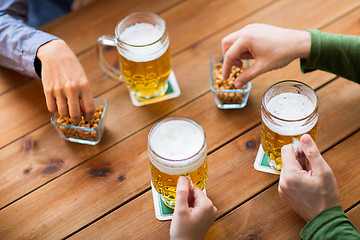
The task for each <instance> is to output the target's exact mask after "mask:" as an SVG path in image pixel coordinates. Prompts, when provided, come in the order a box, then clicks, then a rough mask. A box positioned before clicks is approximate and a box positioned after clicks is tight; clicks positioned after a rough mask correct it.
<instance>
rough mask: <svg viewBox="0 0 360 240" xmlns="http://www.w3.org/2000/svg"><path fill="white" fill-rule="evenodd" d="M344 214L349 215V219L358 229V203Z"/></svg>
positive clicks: (359, 218)
mask: <svg viewBox="0 0 360 240" xmlns="http://www.w3.org/2000/svg"><path fill="white" fill-rule="evenodd" d="M346 215H347V216H348V217H349V219H350V221H351V222H352V223H353V224H354V226H355V227H356V229H357V230H358V231H359V229H360V205H359V204H358V205H356V207H354V208H353V209H351V210H350V211H348V212H346Z"/></svg>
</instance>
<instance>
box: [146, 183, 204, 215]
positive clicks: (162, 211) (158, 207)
mask: <svg viewBox="0 0 360 240" xmlns="http://www.w3.org/2000/svg"><path fill="white" fill-rule="evenodd" d="M151 192H152V196H153V200H154V208H155V216H156V218H157V219H158V220H160V221H164V220H171V219H172V217H173V214H174V209H172V208H169V207H168V206H166V205H165V203H164V202H163V201H162V200H161V196H160V194H159V193H158V192H157V191H156V189H155V188H154V185H153V183H152V181H151ZM203 192H204V194H205V195H206V189H204V190H203Z"/></svg>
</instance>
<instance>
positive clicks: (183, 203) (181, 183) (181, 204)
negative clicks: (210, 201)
mask: <svg viewBox="0 0 360 240" xmlns="http://www.w3.org/2000/svg"><path fill="white" fill-rule="evenodd" d="M188 198H189V181H188V180H187V178H186V177H184V176H180V177H179V180H178V183H177V186H176V204H175V206H176V207H175V211H176V212H177V211H187V210H188V209H189V203H188Z"/></svg>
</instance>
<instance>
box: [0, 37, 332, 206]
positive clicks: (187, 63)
mask: <svg viewBox="0 0 360 240" xmlns="http://www.w3.org/2000/svg"><path fill="white" fill-rule="evenodd" d="M221 36H222V34H220V33H219V34H218V35H216V36H214V37H213V38H210V39H208V40H207V41H205V42H204V43H202V44H199V45H198V46H197V47H196V48H195V49H190V50H189V52H184V53H183V54H179V55H178V56H177V57H175V58H174V62H175V65H176V66H179V67H177V68H176V69H175V72H176V73H177V77H178V81H179V84H180V86H181V89H182V90H183V94H182V96H181V97H180V98H178V99H174V100H171V101H166V102H163V103H158V104H155V105H151V106H148V107H144V108H135V107H133V106H132V105H131V103H130V101H129V98H128V95H127V90H126V88H125V87H124V86H121V87H119V88H117V89H114V90H113V91H110V92H109V93H107V94H104V95H102V96H101V97H102V98H104V99H107V100H108V101H109V104H110V107H109V112H108V123H107V126H108V129H110V130H108V133H107V134H106V135H104V137H103V140H102V142H101V143H100V145H98V146H96V148H92V149H96V150H94V151H87V149H88V148H84V150H78V149H79V148H78V147H76V149H77V151H80V152H81V154H80V156H79V157H77V158H76V161H75V162H73V161H72V160H71V159H72V158H73V153H72V152H73V150H72V149H73V145H74V144H69V143H62V142H59V143H55V142H54V141H62V140H60V138H59V137H58V136H55V135H56V133H55V131H54V130H53V129H52V126H50V125H46V126H44V129H41V130H40V129H39V130H37V131H34V132H33V133H32V134H30V135H29V136H26V137H24V138H21V139H19V140H18V141H16V142H14V143H13V144H11V145H9V146H8V147H6V149H5V150H3V152H4V153H5V152H6V154H4V155H3V156H1V157H0V159H1V161H0V162H1V163H4V162H6V161H7V159H14V160H13V161H12V163H13V166H14V167H15V168H17V169H21V171H19V172H18V173H19V176H18V177H13V175H11V176H12V177H11V178H12V179H13V181H11V183H12V184H14V186H17V188H16V189H17V190H18V191H11V193H12V194H3V195H2V198H0V200H1V205H0V206H4V205H6V204H8V203H9V202H12V201H14V200H15V199H17V198H19V197H21V195H22V194H24V193H26V192H29V191H31V190H32V189H34V188H37V187H38V186H39V185H41V184H44V183H46V182H47V181H49V180H50V179H51V178H54V177H56V176H58V175H59V174H61V173H63V172H64V171H66V170H68V169H70V168H72V167H74V166H76V165H77V164H79V163H81V162H82V161H84V160H86V159H88V158H89V157H91V156H92V155H94V154H95V153H96V152H98V151H101V150H102V149H106V148H108V147H109V146H111V145H113V144H114V143H115V142H117V141H119V140H121V139H122V138H124V137H126V136H129V135H130V134H132V133H133V132H135V131H137V130H138V129H139V128H140V127H141V126H145V125H147V124H150V123H151V122H153V121H155V120H156V119H159V118H161V117H162V116H164V114H165V113H168V112H170V111H171V110H172V109H175V108H176V107H178V106H181V104H183V103H185V102H186V101H187V100H188V99H190V98H191V97H194V96H196V95H197V94H199V92H203V91H206V90H207V89H208V88H209V87H208V84H209V82H208V81H209V80H208V79H209V62H208V61H209V56H208V54H209V53H210V54H215V52H216V51H217V50H216V48H217V47H216V46H218V41H219V39H220V38H221ZM210 50H211V52H209V51H210ZM196 57H198V58H199V62H201V64H196V61H195V60H194V59H196ZM192 66H194V68H192ZM195 67H196V68H195ZM189 69H190V70H189ZM332 76H333V75H330V74H326V73H322V72H313V73H310V74H306V75H302V74H301V73H300V70H299V67H298V63H296V62H295V63H293V64H290V65H289V66H288V67H287V68H285V69H282V70H277V71H273V72H271V73H268V74H264V75H262V76H261V77H259V78H258V79H256V80H254V81H253V84H254V85H253V90H252V92H251V95H250V99H249V103H248V106H247V107H246V108H245V109H243V110H238V111H221V110H218V109H216V107H215V104H214V102H213V100H212V99H211V96H210V97H209V98H208V99H209V100H203V102H201V104H198V105H196V108H194V109H193V110H192V111H195V112H196V111H199V109H214V111H215V112H216V113H217V114H218V116H221V115H222V114H225V115H224V116H228V117H226V118H227V121H225V120H222V124H226V126H227V127H229V126H232V127H233V128H234V127H236V126H238V125H237V124H238V123H237V122H235V121H232V120H231V119H236V118H233V117H234V116H244V115H245V116H247V115H249V114H250V113H251V114H252V115H251V116H249V118H244V119H248V121H244V122H245V123H243V125H244V126H243V127H244V128H242V129H240V131H239V129H238V130H237V134H240V133H241V131H245V129H247V128H248V127H251V125H249V123H251V122H254V123H255V124H256V122H257V123H258V122H259V121H260V119H259V116H260V112H259V111H260V110H259V106H260V101H261V96H262V94H263V92H264V91H265V89H266V88H267V87H268V86H270V85H271V84H272V83H274V82H276V81H277V80H280V79H284V78H295V79H299V80H301V81H304V82H307V83H309V84H310V85H311V86H313V87H314V88H316V87H318V86H320V85H321V84H323V83H324V82H326V81H328V80H329V79H331V78H332ZM193 79H198V80H197V81H193ZM208 94H209V93H208ZM118 103H121V105H119V104H118ZM210 111H211V110H210ZM242 111H247V112H246V113H245V114H243V115H238V112H242ZM182 114H183V113H182ZM184 114H185V113H184ZM206 116H208V115H206ZM240 118H241V117H240ZM255 119H257V120H255ZM119 123H121V124H119ZM27 124H28V123H27ZM246 124H248V125H246ZM233 128H227V129H229V130H230V131H231V129H233ZM210 129H211V128H210ZM206 130H207V129H206ZM235 132H236V131H235ZM221 136H222V137H223V139H226V135H225V134H223V135H221ZM234 136H235V135H234ZM28 139H32V140H31V141H33V142H35V143H36V144H38V145H39V146H44V147H43V148H47V149H52V148H53V146H59V149H63V151H62V152H61V153H59V152H58V151H50V150H48V152H47V154H46V155H45V156H43V155H44V153H43V151H42V150H41V149H42V148H33V149H32V150H31V152H32V154H33V155H34V156H41V159H47V160H48V162H51V161H50V160H51V159H62V160H63V161H65V162H66V163H65V164H64V165H65V166H66V167H63V168H61V169H60V170H59V171H56V172H55V173H53V174H50V175H46V177H44V176H43V175H41V176H37V175H38V173H33V174H35V176H36V177H35V178H36V179H37V180H33V179H32V178H29V177H27V178H26V179H27V184H24V185H23V184H22V182H23V181H22V179H23V172H22V171H23V170H24V169H28V166H30V165H33V164H34V165H37V163H36V162H33V161H36V159H35V160H33V159H31V158H29V159H27V161H28V164H27V165H26V167H24V166H23V164H22V162H23V159H24V156H23V155H21V154H19V152H21V153H22V152H23V151H24V146H26V142H27V141H28ZM210 140H211V135H210V139H209V141H210ZM224 141H225V140H224ZM50 143H51V144H50ZM219 144H220V142H219ZM46 146H49V147H46ZM60 146H65V147H61V148H60ZM54 149H57V148H54ZM85 149H86V150H85ZM25 156H27V155H25ZM64 156H71V158H70V160H69V159H67V158H66V157H64ZM68 161H69V163H67V162H68ZM39 162H41V161H39ZM15 163H17V164H15ZM0 166H1V165H0ZM39 166H43V164H40V165H39ZM4 169H5V168H4ZM35 172H36V171H35ZM40 172H41V171H40ZM30 175H32V174H30ZM8 178H10V177H7V175H4V177H3V179H8ZM29 179H31V180H29ZM38 179H40V181H38ZM17 181H19V182H17ZM5 186H7V187H11V186H10V185H8V184H6V185H5ZM3 191H5V192H10V191H9V190H8V189H7V188H4V190H3Z"/></svg>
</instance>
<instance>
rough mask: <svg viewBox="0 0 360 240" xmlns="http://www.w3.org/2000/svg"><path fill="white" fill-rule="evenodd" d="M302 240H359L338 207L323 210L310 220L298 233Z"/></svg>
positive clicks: (349, 222)
mask: <svg viewBox="0 0 360 240" xmlns="http://www.w3.org/2000/svg"><path fill="white" fill-rule="evenodd" d="M300 237H301V238H302V239H303V240H310V239H321V240H326V239H331V240H333V239H334V240H341V239H344V240H353V239H357V240H359V239H360V234H359V232H358V231H357V230H356V228H355V226H354V225H353V224H352V222H351V221H350V220H349V219H348V218H347V216H346V215H345V213H344V211H343V210H342V208H341V207H340V206H334V207H330V208H327V209H325V210H324V211H322V212H320V213H319V214H318V215H316V216H315V217H314V218H313V219H311V220H310V221H309V222H308V223H307V224H306V225H305V227H304V228H303V229H302V230H301V232H300Z"/></svg>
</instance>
